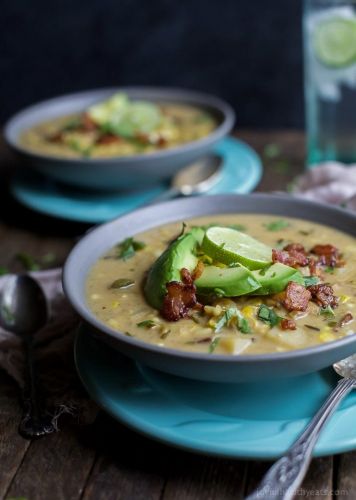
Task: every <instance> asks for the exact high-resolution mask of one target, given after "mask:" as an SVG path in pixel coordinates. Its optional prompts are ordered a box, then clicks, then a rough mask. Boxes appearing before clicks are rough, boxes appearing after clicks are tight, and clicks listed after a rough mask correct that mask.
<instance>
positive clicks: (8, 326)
mask: <svg viewBox="0 0 356 500" xmlns="http://www.w3.org/2000/svg"><path fill="white" fill-rule="evenodd" d="M47 319H48V308H47V302H46V298H45V296H44V293H43V291H42V289H41V288H40V286H39V285H38V284H37V282H36V281H35V280H34V279H33V278H31V277H30V276H27V275H9V276H7V277H6V281H5V284H4V286H3V288H2V290H1V293H0V325H1V326H2V327H3V328H4V329H5V330H8V331H9V332H13V333H15V334H16V335H18V336H19V337H21V338H22V341H23V345H24V349H25V355H26V373H25V384H24V390H23V407H24V409H23V416H22V419H21V422H20V425H19V432H20V434H21V435H23V436H24V437H26V438H33V437H39V436H42V435H44V434H49V433H50V432H53V431H54V430H55V429H54V427H53V425H52V423H51V416H50V415H49V413H47V412H45V411H43V409H42V407H41V400H40V396H39V391H38V381H37V377H36V372H35V363H34V357H33V342H34V335H35V334H36V332H37V331H38V330H39V329H40V328H42V327H43V326H44V325H45V324H46V322H47Z"/></svg>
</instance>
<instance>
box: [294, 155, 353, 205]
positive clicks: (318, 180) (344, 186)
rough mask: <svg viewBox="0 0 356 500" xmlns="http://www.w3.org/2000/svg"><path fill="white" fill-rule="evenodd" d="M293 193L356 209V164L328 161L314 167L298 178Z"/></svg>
mask: <svg viewBox="0 0 356 500" xmlns="http://www.w3.org/2000/svg"><path fill="white" fill-rule="evenodd" d="M292 193H293V194H294V195H296V196H299V197H303V198H307V199H309V200H314V201H322V202H325V203H332V204H337V205H342V206H345V207H346V208H349V209H351V210H356V165H350V166H349V165H348V166H344V165H343V164H342V163H338V162H326V163H323V164H321V165H318V166H317V167H313V168H311V169H310V170H308V172H306V173H305V174H303V175H301V176H300V177H299V178H298V179H297V180H296V182H295V185H294V189H293V191H292Z"/></svg>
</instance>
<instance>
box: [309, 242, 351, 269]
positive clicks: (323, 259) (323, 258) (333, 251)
mask: <svg viewBox="0 0 356 500" xmlns="http://www.w3.org/2000/svg"><path fill="white" fill-rule="evenodd" d="M310 252H311V253H313V254H315V255H317V256H318V257H319V259H318V262H319V264H321V265H322V266H330V267H339V266H342V265H343V264H344V262H343V261H342V260H341V258H340V257H341V255H340V251H339V250H338V249H337V248H336V247H334V245H315V246H314V247H313V248H312V249H311V250H310Z"/></svg>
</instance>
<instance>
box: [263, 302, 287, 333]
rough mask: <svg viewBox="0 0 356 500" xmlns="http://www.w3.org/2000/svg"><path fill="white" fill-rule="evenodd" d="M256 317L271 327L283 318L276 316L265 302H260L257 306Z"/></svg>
mask: <svg viewBox="0 0 356 500" xmlns="http://www.w3.org/2000/svg"><path fill="white" fill-rule="evenodd" d="M257 317H258V318H259V319H260V320H261V321H263V322H264V323H267V324H269V325H270V327H271V328H272V327H273V326H276V325H278V323H279V322H280V321H281V320H282V319H283V318H281V317H280V316H278V314H276V313H275V312H274V310H273V309H272V308H270V307H267V306H266V305H265V304H261V305H260V307H259V308H258V313H257Z"/></svg>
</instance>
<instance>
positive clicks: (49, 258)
mask: <svg viewBox="0 0 356 500" xmlns="http://www.w3.org/2000/svg"><path fill="white" fill-rule="evenodd" d="M56 258H57V256H56V254H55V253H54V252H48V253H46V254H45V255H43V256H42V258H41V262H43V264H53V262H54V261H55V260H56Z"/></svg>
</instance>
